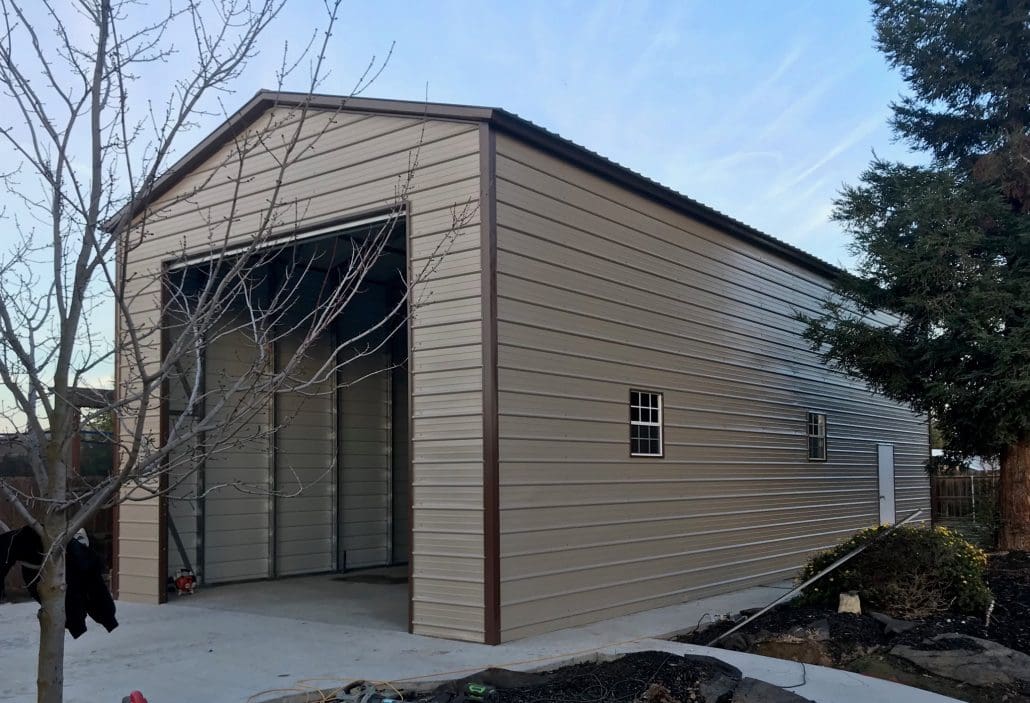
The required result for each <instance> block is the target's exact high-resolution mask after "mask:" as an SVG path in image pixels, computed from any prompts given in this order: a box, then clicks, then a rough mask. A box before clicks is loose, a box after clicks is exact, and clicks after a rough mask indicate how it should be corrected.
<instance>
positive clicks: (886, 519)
mask: <svg viewBox="0 0 1030 703" xmlns="http://www.w3.org/2000/svg"><path fill="white" fill-rule="evenodd" d="M876 458H877V462H876V463H877V475H878V476H879V484H880V524H881V525H882V524H894V520H895V517H896V516H895V510H894V445H893V444H878V445H877V446H876Z"/></svg>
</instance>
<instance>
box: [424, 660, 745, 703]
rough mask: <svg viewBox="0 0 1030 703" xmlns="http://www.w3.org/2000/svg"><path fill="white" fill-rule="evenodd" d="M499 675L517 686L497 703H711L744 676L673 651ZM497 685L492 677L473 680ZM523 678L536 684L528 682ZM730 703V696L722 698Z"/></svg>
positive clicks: (439, 696)
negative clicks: (707, 702)
mask: <svg viewBox="0 0 1030 703" xmlns="http://www.w3.org/2000/svg"><path fill="white" fill-rule="evenodd" d="M489 673H492V674H494V675H495V676H497V675H499V676H501V677H512V679H513V682H514V683H515V684H516V685H505V684H504V683H501V682H500V681H494V683H495V685H497V699H496V700H497V703H635V702H637V701H646V702H653V703H672V701H679V702H681V703H695V702H697V703H700V702H702V701H705V700H709V698H706V696H705V688H706V687H709V695H710V691H711V689H710V687H711V686H715V687H717V688H718V687H720V686H727V685H728V688H726V689H725V690H726V691H730V690H732V687H733V686H734V685H736V684H737V683H739V681H740V672H739V671H737V670H736V669H734V668H733V667H731V666H728V665H726V664H723V663H721V662H718V661H716V660H714V659H709V658H707V657H681V656H679V655H676V654H670V653H668V652H637V653H633V654H627V655H625V656H621V657H619V658H617V659H612V660H605V661H594V662H585V663H582V664H573V665H571V666H565V667H562V668H560V669H555V670H553V671H548V672H543V673H539V674H526V675H522V674H519V673H518V672H506V671H503V670H491V672H489ZM473 678H474V679H478V680H492V679H491V678H490V676H486V677H478V676H477V677H473ZM520 679H530V681H529V682H528V685H527V682H526V681H522V682H520V681H519V680H520ZM462 685H463V682H453V683H452V684H448V685H445V686H442V687H441V688H440V689H437V691H436V692H434V693H432V694H428V695H425V696H423V697H422V698H420V699H419V700H420V701H425V702H427V703H428V702H434V703H435V702H437V701H449V702H450V701H455V700H461V697H459V696H454V695H453V691H455V690H459V689H460V688H461V686H462ZM719 697H720V698H724V697H725V698H727V699H728V698H729V696H728V695H725V694H724V695H722V696H719Z"/></svg>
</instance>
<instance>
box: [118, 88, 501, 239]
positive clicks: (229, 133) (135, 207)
mask: <svg viewBox="0 0 1030 703" xmlns="http://www.w3.org/2000/svg"><path fill="white" fill-rule="evenodd" d="M305 103H307V105H308V107H310V108H311V109H314V110H347V111H348V112H367V113H376V114H382V115H403V116H405V117H424V118H426V119H447V120H467V121H470V122H484V121H487V120H489V119H491V117H492V115H493V113H494V110H493V109H492V108H486V107H476V106H473V105H450V104H445V103H430V102H417V101H412V100H386V99H380V98H355V97H346V96H340V95H322V94H318V93H315V94H309V93H288V92H278V91H274V90H259V91H258V92H257V93H255V94H254V97H252V98H251V99H250V100H248V101H247V102H246V104H244V105H243V107H241V108H240V109H239V110H237V111H236V112H234V113H233V114H232V115H230V116H229V117H228V118H227V119H226V120H225V121H224V122H223V123H222V124H220V125H219V126H218V127H217V128H215V130H214V131H213V132H211V133H210V134H208V135H207V136H206V137H205V138H204V139H203V140H201V142H200V143H199V144H197V145H196V146H195V147H193V148H192V149H190V150H189V151H188V152H187V153H186V154H185V155H184V156H183V157H182V158H180V159H179V160H178V161H176V162H175V163H174V164H172V165H171V166H170V167H168V169H167V170H166V171H165V172H164V173H163V174H161V176H159V177H158V178H157V180H156V181H154V186H153V188H152V189H151V193H150V196H149V197H148V198H147V202H154V201H155V200H156V199H157V198H160V197H161V196H162V195H164V194H165V193H167V192H168V191H169V190H170V189H171V187H172V186H173V185H175V184H176V183H178V182H179V181H180V180H182V178H183V177H184V176H185V175H186V174H187V173H189V172H190V171H192V170H193V169H195V168H197V167H198V166H200V164H202V163H203V162H204V161H206V160H207V159H208V158H210V157H211V155H212V154H214V153H215V152H216V151H217V150H218V149H220V148H221V147H222V145H223V144H225V142H226V141H227V140H228V139H230V138H232V137H234V136H236V135H237V134H239V133H240V132H241V131H242V130H243V129H245V128H246V127H247V126H248V125H250V124H251V123H253V122H254V120H255V119H257V118H258V117H259V116H260V115H261V113H263V112H264V111H265V110H267V109H268V108H270V107H275V106H285V107H299V106H300V105H303V104H305ZM130 207H131V208H132V217H135V216H136V215H137V214H139V212H140V210H141V209H142V208H141V207H140V205H139V202H138V201H136V202H134V203H128V204H126V205H125V206H124V207H122V208H121V209H120V210H118V212H117V213H115V214H114V215H113V216H112V217H110V218H108V219H107V220H106V221H105V222H104V223H103V224H102V225H101V228H102V229H103V230H105V231H108V232H110V231H112V230H113V229H114V227H115V224H116V223H117V222H118V221H119V220H120V219H121V218H122V217H123V215H124V214H125V210H126V208H130ZM130 219H131V218H130Z"/></svg>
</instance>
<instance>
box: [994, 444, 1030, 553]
mask: <svg viewBox="0 0 1030 703" xmlns="http://www.w3.org/2000/svg"><path fill="white" fill-rule="evenodd" d="M998 509H999V512H1000V513H1001V529H1000V530H999V531H998V548H999V549H1002V550H1019V551H1030V439H1023V440H1020V441H1018V442H1016V443H1015V444H1012V445H1010V446H1008V447H1007V448H1006V449H1005V451H1003V452H1002V453H1001V485H1000V486H999V489H998Z"/></svg>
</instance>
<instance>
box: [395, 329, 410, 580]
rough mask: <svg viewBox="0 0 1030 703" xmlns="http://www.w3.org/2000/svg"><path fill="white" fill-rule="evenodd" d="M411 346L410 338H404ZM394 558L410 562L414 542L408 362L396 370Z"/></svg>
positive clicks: (398, 560) (396, 561) (405, 342)
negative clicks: (411, 511)
mask: <svg viewBox="0 0 1030 703" xmlns="http://www.w3.org/2000/svg"><path fill="white" fill-rule="evenodd" d="M402 341H403V342H404V345H405V346H406V345H407V340H402ZM391 386H392V390H393V435H392V436H393V452H392V456H391V461H392V465H393V559H392V561H393V562H394V563H395V564H400V563H407V561H408V552H409V551H410V549H411V541H410V540H409V539H408V533H409V532H410V530H411V518H410V516H409V515H408V513H409V506H410V505H411V470H410V463H409V462H410V461H411V451H409V445H410V443H411V420H410V417H409V416H410V413H409V412H408V388H409V384H408V365H407V364H403V365H400V366H398V367H397V368H395V369H394V371H393V379H392V381H391Z"/></svg>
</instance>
